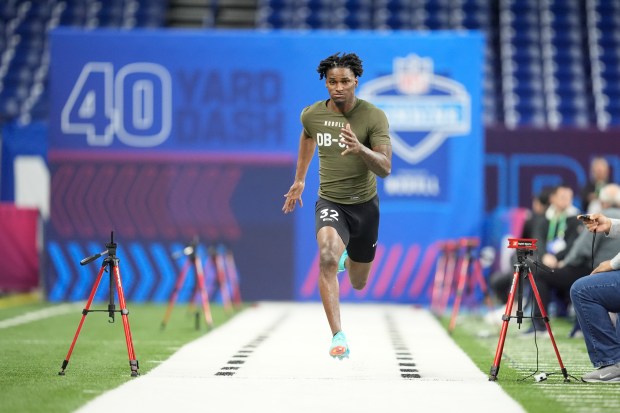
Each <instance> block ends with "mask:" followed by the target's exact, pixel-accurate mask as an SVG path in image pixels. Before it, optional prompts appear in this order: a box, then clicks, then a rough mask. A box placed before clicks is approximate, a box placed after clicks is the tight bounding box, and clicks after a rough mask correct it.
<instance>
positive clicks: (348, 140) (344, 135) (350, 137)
mask: <svg viewBox="0 0 620 413" xmlns="http://www.w3.org/2000/svg"><path fill="white" fill-rule="evenodd" d="M338 137H339V138H340V140H339V142H340V143H342V144H344V145H345V149H344V151H342V152H341V153H340V154H341V155H348V154H350V153H354V154H358V153H360V152H361V151H363V150H364V147H363V146H362V144H361V143H360V141H359V140H357V136H355V133H353V131H352V130H351V124H349V123H347V125H346V126H345V127H344V128H342V129H340V135H338Z"/></svg>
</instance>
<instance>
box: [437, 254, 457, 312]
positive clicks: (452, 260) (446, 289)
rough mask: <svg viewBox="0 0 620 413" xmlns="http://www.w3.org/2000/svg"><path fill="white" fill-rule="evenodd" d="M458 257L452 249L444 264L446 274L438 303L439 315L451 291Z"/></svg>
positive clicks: (443, 309)
mask: <svg viewBox="0 0 620 413" xmlns="http://www.w3.org/2000/svg"><path fill="white" fill-rule="evenodd" d="M457 261H458V259H457V257H456V252H454V251H452V252H451V253H450V255H449V256H448V263H447V264H446V276H445V278H444V283H443V287H442V290H441V292H442V294H443V295H442V297H441V303H440V304H439V315H443V313H444V311H445V309H446V307H447V306H448V301H450V293H452V284H453V283H454V271H455V270H456V263H457Z"/></svg>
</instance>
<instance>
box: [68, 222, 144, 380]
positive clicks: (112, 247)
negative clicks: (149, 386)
mask: <svg viewBox="0 0 620 413" xmlns="http://www.w3.org/2000/svg"><path fill="white" fill-rule="evenodd" d="M105 246H106V250H105V251H103V252H100V253H99V254H95V255H92V256H90V257H87V258H84V259H83V260H82V261H80V264H81V265H86V264H88V263H90V262H93V261H95V260H96V259H97V258H99V257H101V256H104V255H107V258H105V259H104V260H103V263H102V264H101V269H100V270H99V274H98V275H97V279H96V280H95V284H94V285H93V288H92V290H91V292H90V296H89V297H88V301H87V302H86V307H84V309H83V310H82V319H81V320H80V323H79V324H78V328H77V331H76V332H75V336H74V337H73V341H72V342H71V346H70V347H69V352H68V353H67V357H65V360H64V361H63V362H62V367H61V370H60V372H58V375H60V376H64V375H65V369H66V368H67V365H68V364H69V359H70V358H71V353H73V347H75V343H76V342H77V339H78V336H79V335H80V331H81V330H82V325H84V321H85V320H86V316H87V315H88V313H91V312H107V313H108V316H109V317H110V320H111V321H109V322H110V323H113V322H114V313H121V318H122V320H123V328H124V330H125V341H126V342H127V353H128V355H129V367H130V368H131V376H132V377H136V376H139V375H140V373H139V372H138V369H139V365H138V360H137V359H136V354H135V352H134V349H133V341H132V339H131V329H130V328H129V318H128V317H127V315H128V314H129V311H128V310H127V306H126V305H125V295H124V294H123V285H122V283H121V273H120V270H119V268H118V263H119V259H118V257H117V256H116V247H117V244H116V243H115V242H114V231H112V233H111V235H110V242H109V243H108V244H105ZM106 268H108V269H109V274H110V293H109V298H110V301H109V304H108V309H107V310H91V309H90V305H91V304H92V302H93V299H94V298H95V293H96V292H97V288H98V287H99V283H100V282H101V277H102V276H103V272H104V271H106ZM114 284H116V292H117V294H118V302H119V304H120V307H121V308H120V310H117V309H116V306H115V304H114Z"/></svg>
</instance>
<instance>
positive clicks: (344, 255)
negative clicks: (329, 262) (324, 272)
mask: <svg viewBox="0 0 620 413" xmlns="http://www.w3.org/2000/svg"><path fill="white" fill-rule="evenodd" d="M348 256H349V253H347V250H346V249H345V250H344V252H343V253H342V255H341V256H340V260H339V261H338V272H343V271H344V270H346V267H345V266H344V262H345V261H346V260H347V257H348Z"/></svg>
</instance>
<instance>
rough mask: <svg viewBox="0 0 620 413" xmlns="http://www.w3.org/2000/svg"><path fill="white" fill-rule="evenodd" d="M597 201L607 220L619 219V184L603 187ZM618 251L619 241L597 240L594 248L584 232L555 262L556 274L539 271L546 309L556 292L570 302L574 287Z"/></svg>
mask: <svg viewBox="0 0 620 413" xmlns="http://www.w3.org/2000/svg"><path fill="white" fill-rule="evenodd" d="M598 201H599V203H600V205H601V206H602V207H603V208H604V209H603V211H604V212H603V213H604V214H605V216H607V217H611V218H620V186H618V185H616V184H608V185H606V186H604V187H603V188H602V189H601V191H600V192H599V198H598ZM618 251H620V238H617V239H613V238H607V237H596V238H595V240H594V245H592V234H591V233H589V232H588V231H582V232H581V234H580V235H579V237H578V238H577V240H575V242H574V243H573V245H572V247H571V248H570V250H569V251H568V252H567V253H566V255H565V257H564V258H563V259H562V260H560V261H557V263H555V262H554V264H555V267H554V272H553V273H548V272H545V271H542V270H538V271H537V272H536V273H535V274H534V279H535V281H536V287H537V288H538V292H539V294H540V298H541V301H542V303H543V306H545V309H548V305H549V302H550V300H551V292H552V290H553V291H555V292H556V294H557V297H558V298H560V299H564V300H565V301H567V302H568V301H569V299H570V288H571V286H572V285H573V283H574V282H575V281H576V280H578V279H579V278H581V277H583V276H584V275H585V274H589V273H590V272H591V271H592V269H593V268H596V267H597V266H598V265H599V264H600V263H601V262H603V261H606V260H609V259H610V258H612V257H613V256H614V255H616V253H617V252H618ZM532 271H533V269H532ZM536 314H537V312H536V311H535V315H536ZM538 314H539V313H538ZM534 324H535V325H536V329H537V330H541V329H544V328H545V326H544V322H543V321H542V320H537V319H535V320H534Z"/></svg>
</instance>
